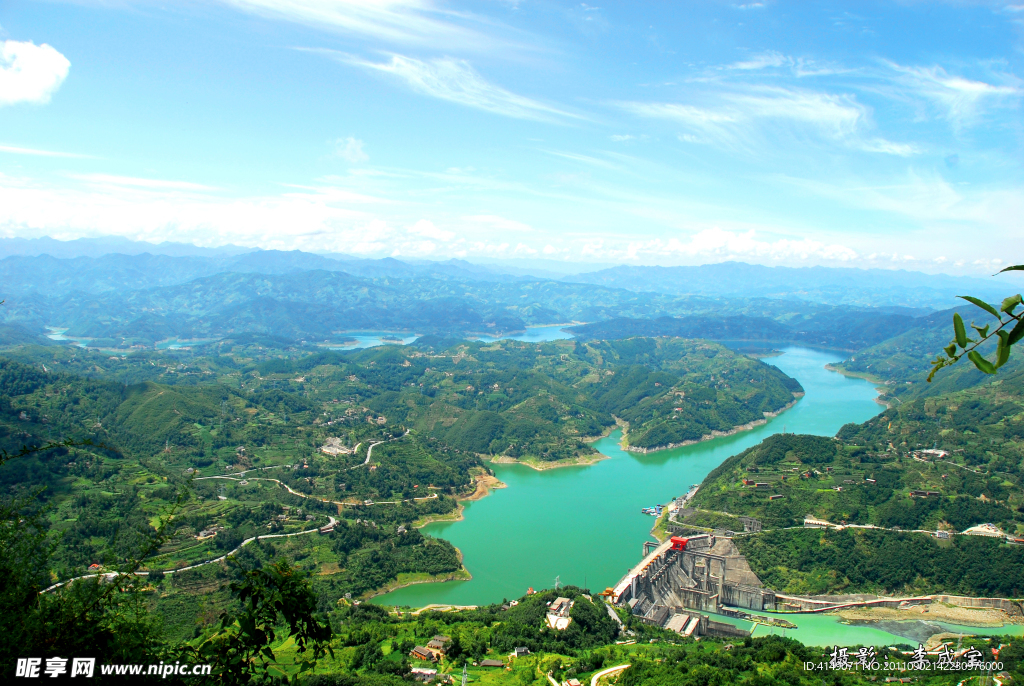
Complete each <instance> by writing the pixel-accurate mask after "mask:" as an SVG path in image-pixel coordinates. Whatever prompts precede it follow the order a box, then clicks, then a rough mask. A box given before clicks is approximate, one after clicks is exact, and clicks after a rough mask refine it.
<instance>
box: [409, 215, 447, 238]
mask: <svg viewBox="0 0 1024 686" xmlns="http://www.w3.org/2000/svg"><path fill="white" fill-rule="evenodd" d="M409 233H411V234H414V235H416V236H423V237H425V238H433V239H434V240H436V241H450V240H452V239H453V238H455V232H453V231H446V230H444V229H439V228H437V227H436V226H434V223H433V222H431V221H429V220H427V219H421V220H419V221H418V222H416V223H415V224H413V225H412V226H410V227H409Z"/></svg>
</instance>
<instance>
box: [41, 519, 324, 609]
mask: <svg viewBox="0 0 1024 686" xmlns="http://www.w3.org/2000/svg"><path fill="white" fill-rule="evenodd" d="M327 519H328V520H330V521H328V523H327V527H333V526H334V525H335V524H337V523H338V520H336V519H335V518H334V517H331V516H330V515H328V516H327ZM321 528H324V527H317V528H316V529H307V530H305V531H296V532H294V533H290V534H267V535H266V536H253V537H252V538H247V539H245V540H244V541H242V543H241V545H239V546H238V547H237V548H235V549H234V550H232V551H231V552H230V553H225V554H224V555H221V556H220V557H218V558H214V559H212V560H207V561H206V562H197V563H196V564H194V565H189V566H188V567H180V568H178V569H168V570H166V571H164V572H163V573H164V574H165V575H169V574H176V573H177V572H187V571H188V570H190V569H195V568H196V567H202V566H203V565H209V564H213V563H214V562H223V561H224V560H225V559H227V558H229V557H231V556H232V555H234V554H235V553H237V552H238V551H239V550H241V549H242V548H244V547H245V546H247V545H249V544H250V543H252V542H253V541H255V540H263V539H265V538H288V537H289V536H304V535H305V534H315V533H317V532H318V531H320V529H321ZM153 571H154V572H156V571H161V570H157V569H154V570H153ZM132 573H133V574H134V575H135V576H149V574H150V573H149V572H132ZM120 575H121V573H120V572H100V573H97V574H83V575H82V576H76V577H75V578H73V579H68V580H67V581H61V582H59V583H56V584H54V585H52V586H49V587H47V588H44V589H43V590H42V591H40V593H49V592H50V591H52V590H54V589H56V588H60V587H61V586H64V585H66V584H70V583H72V582H74V581H79V580H81V579H95V578H96V577H103V578H105V579H115V578H117V577H118V576H120Z"/></svg>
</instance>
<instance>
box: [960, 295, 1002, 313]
mask: <svg viewBox="0 0 1024 686" xmlns="http://www.w3.org/2000/svg"><path fill="white" fill-rule="evenodd" d="M956 297H958V298H961V299H963V300H966V301H967V302H969V303H971V304H972V305H976V306H978V307H980V308H981V309H983V310H985V311H986V312H988V313H989V314H990V315H992V316H993V317H995V318H996V319H999V311H998V310H996V308H994V307H992V306H991V305H989V304H988V303H987V302H985V301H984V300H981V299H980V298H975V297H973V296H970V295H958V296H956Z"/></svg>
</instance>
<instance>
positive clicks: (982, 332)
mask: <svg viewBox="0 0 1024 686" xmlns="http://www.w3.org/2000/svg"><path fill="white" fill-rule="evenodd" d="M988 327H989V325H988V324H986V325H985V326H978V325H976V324H975V323H974V322H971V328H972V329H974V330H975V331H977V332H978V335H979V336H981V337H982V338H988Z"/></svg>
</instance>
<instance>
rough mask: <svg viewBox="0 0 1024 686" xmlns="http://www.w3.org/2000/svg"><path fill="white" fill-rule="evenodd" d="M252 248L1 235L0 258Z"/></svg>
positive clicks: (177, 253)
mask: <svg viewBox="0 0 1024 686" xmlns="http://www.w3.org/2000/svg"><path fill="white" fill-rule="evenodd" d="M252 250H253V248H246V247H243V246H240V245H224V246H221V247H218V248H200V247H199V246H195V245H192V244H190V243H170V242H166V241H165V242H163V243H147V242H145V241H133V240H130V239H128V238H121V237H120V236H102V237H100V238H79V239H76V240H73V241H59V240H57V239H55V238H50V237H49V236H43V237H42V238H0V258H3V257H10V256H12V255H28V256H36V255H51V256H53V257H59V258H64V259H70V258H75V257H102V256H103V255H109V254H111V253H119V254H122V255H139V254H142V253H150V254H152V255H169V256H172V257H198V256H202V257H210V256H218V255H221V256H222V255H237V254H241V253H245V252H251V251H252Z"/></svg>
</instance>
